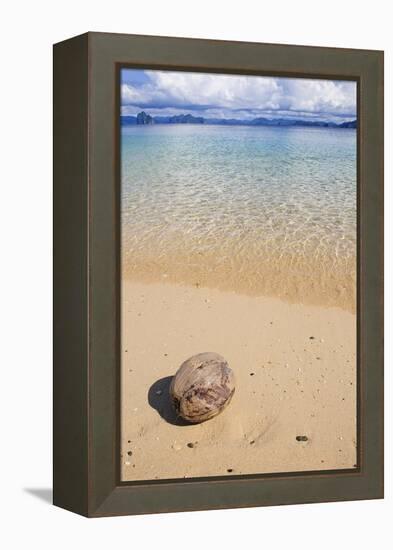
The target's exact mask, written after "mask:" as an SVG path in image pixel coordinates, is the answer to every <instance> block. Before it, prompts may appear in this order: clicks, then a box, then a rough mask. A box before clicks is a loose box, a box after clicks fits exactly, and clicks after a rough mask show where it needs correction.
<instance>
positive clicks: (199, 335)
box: [121, 278, 356, 481]
mask: <svg viewBox="0 0 393 550" xmlns="http://www.w3.org/2000/svg"><path fill="white" fill-rule="evenodd" d="M121 332H122V334H121V340H122V344H121V351H122V365H121V377H122V384H121V392H122V411H121V448H122V451H121V453H122V457H121V475H122V479H123V480H124V481H132V480H142V479H145V480H146V479H170V478H178V477H187V478H188V477H200V476H217V475H236V474H239V475H240V474H254V473H273V472H289V471H307V470H327V469H343V468H352V467H354V465H355V462H356V354H355V350H356V316H355V315H354V314H353V313H351V312H349V311H345V310H344V309H340V308H338V307H334V306H325V307H321V306H314V305H305V304H296V303H289V302H286V301H283V300H281V299H278V298H271V297H263V296H249V295H245V294H237V293H236V292H233V291H232V292H231V291H223V290H217V289H214V288H207V287H204V286H195V285H194V286H187V285H178V284H173V283H172V282H160V283H157V282H151V283H146V282H135V281H132V280H129V279H127V278H124V279H123V280H122V326H121ZM203 351H215V352H217V353H220V354H221V355H223V356H224V357H225V358H226V359H227V360H228V362H229V365H230V366H231V368H232V369H233V370H234V372H235V377H236V391H235V394H234V397H233V399H232V402H231V403H230V404H229V406H228V407H227V409H226V410H225V411H224V412H223V413H222V414H220V415H219V416H217V417H215V418H213V419H211V420H209V421H207V422H206V423H203V424H199V425H192V426H179V425H176V422H175V419H174V417H173V413H172V410H171V407H170V404H169V403H168V400H167V390H168V385H169V382H170V377H171V376H173V375H174V374H175V372H176V370H177V369H178V367H179V366H180V364H181V363H182V362H183V361H184V360H185V359H187V358H188V357H189V356H191V355H193V354H195V353H199V352H203ZM298 436H300V437H303V436H306V438H307V440H305V441H298V440H297V439H296V437H298ZM190 444H191V446H190Z"/></svg>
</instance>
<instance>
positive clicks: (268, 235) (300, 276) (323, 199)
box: [121, 125, 356, 308]
mask: <svg viewBox="0 0 393 550" xmlns="http://www.w3.org/2000/svg"><path fill="white" fill-rule="evenodd" d="M121 172H122V175H121V182H122V261H123V269H124V273H125V274H126V275H127V276H130V277H134V278H137V279H140V278H142V279H148V280H168V281H174V282H180V283H191V284H196V283H198V284H202V285H207V286H215V287H219V288H225V289H230V290H236V291H239V292H247V293H250V292H251V293H257V294H269V295H275V296H279V297H282V298H289V299H291V300H296V301H312V302H317V303H325V304H331V305H341V306H343V307H349V308H353V306H354V296H355V271H356V130H350V129H327V128H280V127H272V128H269V127H242V126H240V127H236V126H228V127H223V126H202V125H170V126H169V125H155V126H131V127H123V128H122V142H121Z"/></svg>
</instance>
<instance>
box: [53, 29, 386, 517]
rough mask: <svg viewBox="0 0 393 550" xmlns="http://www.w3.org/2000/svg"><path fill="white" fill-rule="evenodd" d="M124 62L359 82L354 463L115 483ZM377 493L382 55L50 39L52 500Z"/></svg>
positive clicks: (165, 507) (148, 40)
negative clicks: (350, 466) (348, 466)
mask: <svg viewBox="0 0 393 550" xmlns="http://www.w3.org/2000/svg"><path fill="white" fill-rule="evenodd" d="M121 67H140V68H144V69H160V70H170V69H173V70H188V71H196V72H198V71H203V72H205V73H208V72H214V73H223V74H238V75H269V76H287V77H308V78H326V79H342V80H345V79H350V80H356V82H357V84H358V86H357V110H358V117H357V118H358V135H357V151H358V156H357V237H358V238H357V280H358V283H357V382H356V383H357V435H358V446H357V454H358V460H357V467H356V468H354V469H351V470H334V471H329V470H326V471H318V472H294V473H288V474H258V475H253V474H252V475H242V476H239V475H233V476H226V477H225V478H224V477H206V478H197V479H186V480H185V479H175V480H152V481H135V482H131V483H129V482H127V483H124V482H122V481H121V477H120V460H119V456H120V426H119V424H120V421H119V418H120V405H119V401H120V313H119V309H120V259H119V242H120V227H119V225H120V224H119V212H120V162H119V155H120V153H119V117H118V114H119V98H120V94H119V71H120V68H121ZM375 498H383V52H381V51H370V50H353V49H343V48H323V47H309V46H289V45H275V44H259V43H246V42H229V41H217V40H200V39H188V38H169V37H157V36H142V35H122V34H109V33H95V32H92V33H91V32H89V33H86V34H83V35H81V36H78V37H75V38H71V39H69V40H65V41H63V42H60V43H58V44H56V45H55V46H54V368H53V501H54V504H55V505H57V506H59V507H62V508H65V509H67V510H70V511H72V512H75V513H78V514H81V515H84V516H88V517H103V516H116V515H126V514H146V513H159V512H176V511H191V510H209V509H220V508H237V507H252V506H272V505H284V504H300V503H313V502H332V501H344V500H360V499H375Z"/></svg>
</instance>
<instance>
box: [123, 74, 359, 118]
mask: <svg viewBox="0 0 393 550" xmlns="http://www.w3.org/2000/svg"><path fill="white" fill-rule="evenodd" d="M124 71H125V72H126V75H125V76H126V78H123V83H122V87H121V94H122V112H123V114H134V113H135V112H137V111H138V110H140V109H149V112H150V111H151V112H152V114H160V113H162V114H170V113H173V114H176V113H178V112H184V110H187V112H195V113H199V114H203V115H204V116H210V117H211V116H216V117H225V118H255V117H257V116H264V115H267V114H269V115H270V116H295V115H298V116H302V117H308V116H312V117H316V116H318V117H320V118H336V117H354V116H356V84H355V83H354V82H345V81H333V80H315V79H301V78H292V79H289V78H276V77H259V76H240V75H222V74H221V75H217V74H206V73H190V72H180V71H143V78H141V71H140V70H135V69H124Z"/></svg>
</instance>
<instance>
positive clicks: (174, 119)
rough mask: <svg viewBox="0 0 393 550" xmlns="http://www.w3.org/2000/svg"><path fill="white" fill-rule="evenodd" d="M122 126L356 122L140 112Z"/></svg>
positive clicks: (349, 123)
mask: <svg viewBox="0 0 393 550" xmlns="http://www.w3.org/2000/svg"><path fill="white" fill-rule="evenodd" d="M120 120H121V125H122V126H132V125H151V124H214V125H221V126H315V127H322V128H356V127H357V121H356V120H351V121H347V122H341V123H336V122H326V121H321V120H304V119H295V118H291V119H289V118H264V117H258V118H254V119H252V120H239V119H235V118H204V117H195V116H193V115H191V114H182V115H173V116H151V115H149V114H147V113H145V112H144V111H141V112H140V113H138V114H137V115H136V116H128V115H127V116H126V115H124V116H121V117H120Z"/></svg>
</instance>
